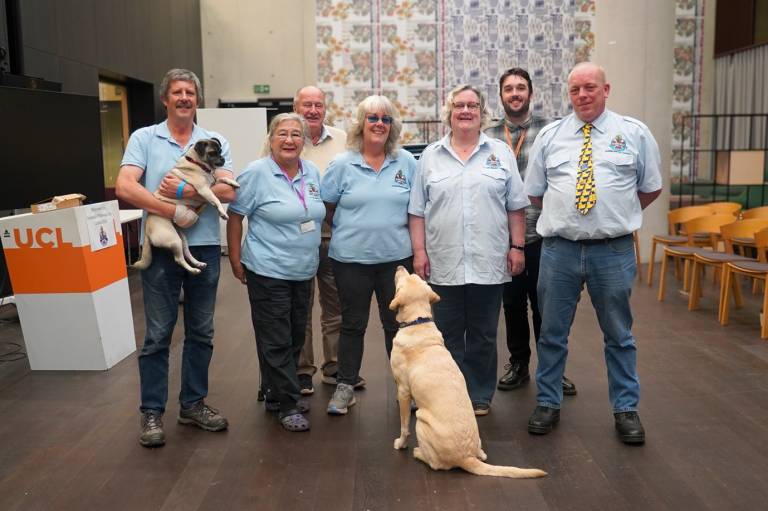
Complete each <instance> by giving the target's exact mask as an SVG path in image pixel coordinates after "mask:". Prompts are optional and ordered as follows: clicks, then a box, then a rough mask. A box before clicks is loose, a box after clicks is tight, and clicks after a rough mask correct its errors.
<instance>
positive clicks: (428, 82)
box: [316, 0, 595, 143]
mask: <svg viewBox="0 0 768 511" xmlns="http://www.w3.org/2000/svg"><path fill="white" fill-rule="evenodd" d="M594 4H595V0H317V13H316V22H317V52H318V54H317V57H318V58H317V61H318V84H319V86H320V87H321V88H323V89H324V90H326V91H327V92H328V100H329V109H328V116H329V120H330V121H331V122H335V123H336V124H337V125H342V126H343V125H344V124H346V122H347V121H348V120H349V119H350V118H351V116H352V115H353V114H354V110H355V107H356V105H357V103H359V101H360V100H361V99H363V98H364V97H366V96H367V95H369V94H373V93H379V94H383V95H386V96H387V97H389V98H390V99H391V100H392V101H393V103H394V104H395V105H396V106H397V108H398V109H399V110H400V113H401V115H402V117H403V119H404V120H405V121H407V122H406V124H405V129H404V130H403V131H404V132H403V137H402V138H403V140H402V141H403V142H404V143H408V142H428V141H431V140H435V139H436V138H438V137H439V136H440V135H441V134H442V132H443V129H442V126H441V124H440V123H439V119H440V108H441V105H442V102H443V100H444V97H445V94H446V93H447V91H448V90H450V89H451V88H452V87H453V86H455V85H458V84H460V83H464V82H469V83H472V84H474V85H477V86H479V87H480V88H481V89H482V90H484V91H485V92H486V94H487V96H488V99H489V104H490V107H491V110H492V112H493V114H494V115H496V116H501V115H502V110H501V107H500V104H499V100H498V85H497V80H498V76H499V75H500V74H501V72H503V71H504V70H505V69H507V68H509V67H512V66H519V67H524V68H526V69H528V71H529V72H530V73H531V76H532V77H533V81H534V89H535V91H536V99H535V102H534V107H535V109H536V111H537V112H540V113H541V114H543V115H545V116H547V117H550V118H552V117H559V116H562V115H565V114H566V113H567V112H568V110H569V105H568V101H567V94H566V92H567V91H566V77H567V74H568V70H569V69H570V67H571V66H572V65H573V63H574V62H580V61H582V60H587V59H588V58H589V54H590V52H591V50H592V48H593V47H594V36H593V34H592V32H591V19H592V17H593V16H594V9H595V5H594Z"/></svg>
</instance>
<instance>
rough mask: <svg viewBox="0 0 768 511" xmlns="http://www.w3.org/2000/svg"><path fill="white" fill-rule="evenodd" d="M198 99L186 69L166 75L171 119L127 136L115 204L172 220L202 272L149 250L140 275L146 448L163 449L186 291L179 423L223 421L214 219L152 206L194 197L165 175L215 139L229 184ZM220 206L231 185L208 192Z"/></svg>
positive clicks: (212, 213) (211, 426) (209, 427)
mask: <svg viewBox="0 0 768 511" xmlns="http://www.w3.org/2000/svg"><path fill="white" fill-rule="evenodd" d="M201 94H202V87H201V85H200V80H199V79H198V78H197V76H196V75H195V74H194V73H193V72H192V71H189V70H186V69H172V70H170V71H168V72H167V73H166V75H165V77H164V78H163V81H162V83H161V85H160V99H161V101H162V102H163V105H165V108H166V111H167V115H168V118H167V119H166V120H165V121H164V122H161V123H160V124H156V125H154V126H148V127H145V128H141V129H139V130H137V131H136V132H134V133H133V134H132V135H131V138H130V140H129V141H128V147H127V148H126V150H125V155H124V156H123V161H122V164H121V167H120V173H119V175H118V178H117V183H116V189H115V191H116V193H117V196H118V197H119V198H120V199H122V200H124V201H126V202H129V203H130V204H133V205H134V206H136V207H138V208H141V209H143V210H145V211H147V212H148V213H153V214H156V215H160V216H164V217H166V218H172V219H173V222H174V224H176V225H177V226H178V227H180V228H182V229H184V230H185V233H186V236H187V239H188V241H189V250H190V252H191V253H192V255H193V256H194V257H195V259H197V260H199V261H201V262H204V263H206V264H207V266H206V267H205V269H203V271H202V273H200V274H199V275H192V274H190V273H188V272H187V271H186V270H185V269H184V268H182V267H181V266H179V265H178V264H176V262H175V261H174V260H173V257H172V256H171V253H170V251H167V250H160V249H155V250H154V257H153V262H152V264H151V265H150V266H149V268H147V269H146V270H143V271H142V272H141V281H142V287H143V295H144V315H145V318H146V334H145V337H144V344H143V346H142V349H141V353H140V354H139V375H140V380H141V407H140V408H141V434H140V436H139V442H140V443H141V445H143V446H145V447H157V446H161V445H163V444H164V443H165V433H164V432H163V422H162V416H163V413H164V412H165V405H166V401H167V399H168V356H169V349H170V345H171V336H172V334H173V328H174V326H175V325H176V319H177V316H178V308H179V305H178V303H179V294H180V292H181V289H184V349H183V354H182V364H181V380H182V381H181V392H180V393H179V403H180V410H179V415H178V422H179V423H181V424H190V425H194V426H197V427H200V428H202V429H204V430H206V431H222V430H224V429H226V428H227V426H228V422H227V419H225V418H224V417H222V416H221V415H220V414H219V412H218V411H217V410H215V409H213V408H211V407H209V406H208V405H207V404H206V403H205V401H204V399H205V397H206V396H207V394H208V366H209V365H210V361H211V356H212V354H213V313H214V306H215V303H216V288H217V287H218V282H219V263H220V260H221V247H220V245H221V243H220V239H219V216H218V213H217V212H216V210H215V208H211V207H206V208H204V209H203V211H202V212H201V213H200V214H199V216H198V213H197V212H195V211H194V210H192V209H190V208H188V207H186V206H184V205H176V204H172V203H169V202H164V201H162V200H159V199H157V198H155V196H154V195H153V192H155V191H156V190H157V191H159V192H160V194H161V195H163V196H165V197H168V198H184V197H192V196H194V195H196V194H197V192H196V191H195V189H194V188H193V187H192V186H191V185H188V184H187V183H186V182H185V181H181V180H180V179H178V178H177V177H175V176H173V175H171V174H168V171H169V170H171V169H172V168H173V167H174V165H175V163H176V161H177V160H178V159H179V158H180V157H181V156H182V155H183V154H184V153H186V152H187V150H188V149H189V148H190V147H192V146H193V145H194V144H195V143H196V142H198V141H199V140H203V139H210V138H216V139H218V140H219V142H220V143H221V152H222V156H223V157H224V160H225V163H224V166H223V167H222V168H219V169H215V171H214V174H215V175H216V176H217V177H229V178H232V177H233V175H232V171H231V169H232V160H231V158H230V154H229V143H228V142H227V141H226V140H225V139H224V138H223V137H222V136H221V135H219V134H217V133H214V132H211V131H207V130H205V129H203V128H201V127H200V126H197V125H196V124H195V122H194V120H195V113H196V111H197V107H198V104H199V100H200V98H201ZM211 190H212V191H213V193H214V194H215V195H216V196H217V197H218V198H219V200H221V202H230V201H232V200H233V199H234V198H235V190H234V188H232V187H231V186H230V185H228V184H224V183H217V184H215V185H213V186H212V187H211Z"/></svg>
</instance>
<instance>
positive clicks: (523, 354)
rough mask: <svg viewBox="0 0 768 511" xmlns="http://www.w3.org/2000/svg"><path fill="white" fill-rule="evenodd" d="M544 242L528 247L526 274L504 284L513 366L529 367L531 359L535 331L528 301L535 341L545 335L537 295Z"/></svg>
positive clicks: (530, 244)
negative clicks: (540, 335) (531, 342)
mask: <svg viewBox="0 0 768 511" xmlns="http://www.w3.org/2000/svg"><path fill="white" fill-rule="evenodd" d="M539 259H541V240H540V239H539V240H537V241H535V242H533V243H528V244H527V245H526V246H525V271H523V273H521V274H520V275H515V276H514V277H512V281H511V282H507V283H506V284H504V300H503V301H504V324H505V325H506V329H507V348H508V349H509V361H510V363H514V362H519V363H521V364H523V365H525V366H527V365H528V362H529V361H530V359H531V345H530V339H531V329H530V326H529V324H528V302H529V301H530V302H531V312H532V313H533V338H534V339H535V340H536V341H537V342H538V340H539V334H540V333H541V314H540V313H539V300H538V295H537V293H536V283H537V282H538V280H539Z"/></svg>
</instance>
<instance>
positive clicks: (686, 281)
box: [683, 259, 691, 291]
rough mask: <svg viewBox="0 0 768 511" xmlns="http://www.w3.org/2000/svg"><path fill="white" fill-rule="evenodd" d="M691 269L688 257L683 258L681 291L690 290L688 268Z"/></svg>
mask: <svg viewBox="0 0 768 511" xmlns="http://www.w3.org/2000/svg"><path fill="white" fill-rule="evenodd" d="M690 269H691V265H690V261H689V260H688V259H684V260H683V291H690V290H691V279H690V273H689V270H690Z"/></svg>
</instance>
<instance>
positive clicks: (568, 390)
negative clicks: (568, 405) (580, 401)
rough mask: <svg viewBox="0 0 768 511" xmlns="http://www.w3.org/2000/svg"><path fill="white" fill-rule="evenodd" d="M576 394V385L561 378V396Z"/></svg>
mask: <svg viewBox="0 0 768 511" xmlns="http://www.w3.org/2000/svg"><path fill="white" fill-rule="evenodd" d="M576 394H577V392H576V384H575V383H573V382H572V381H571V380H569V379H568V378H566V377H565V376H563V395H564V396H575V395H576Z"/></svg>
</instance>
